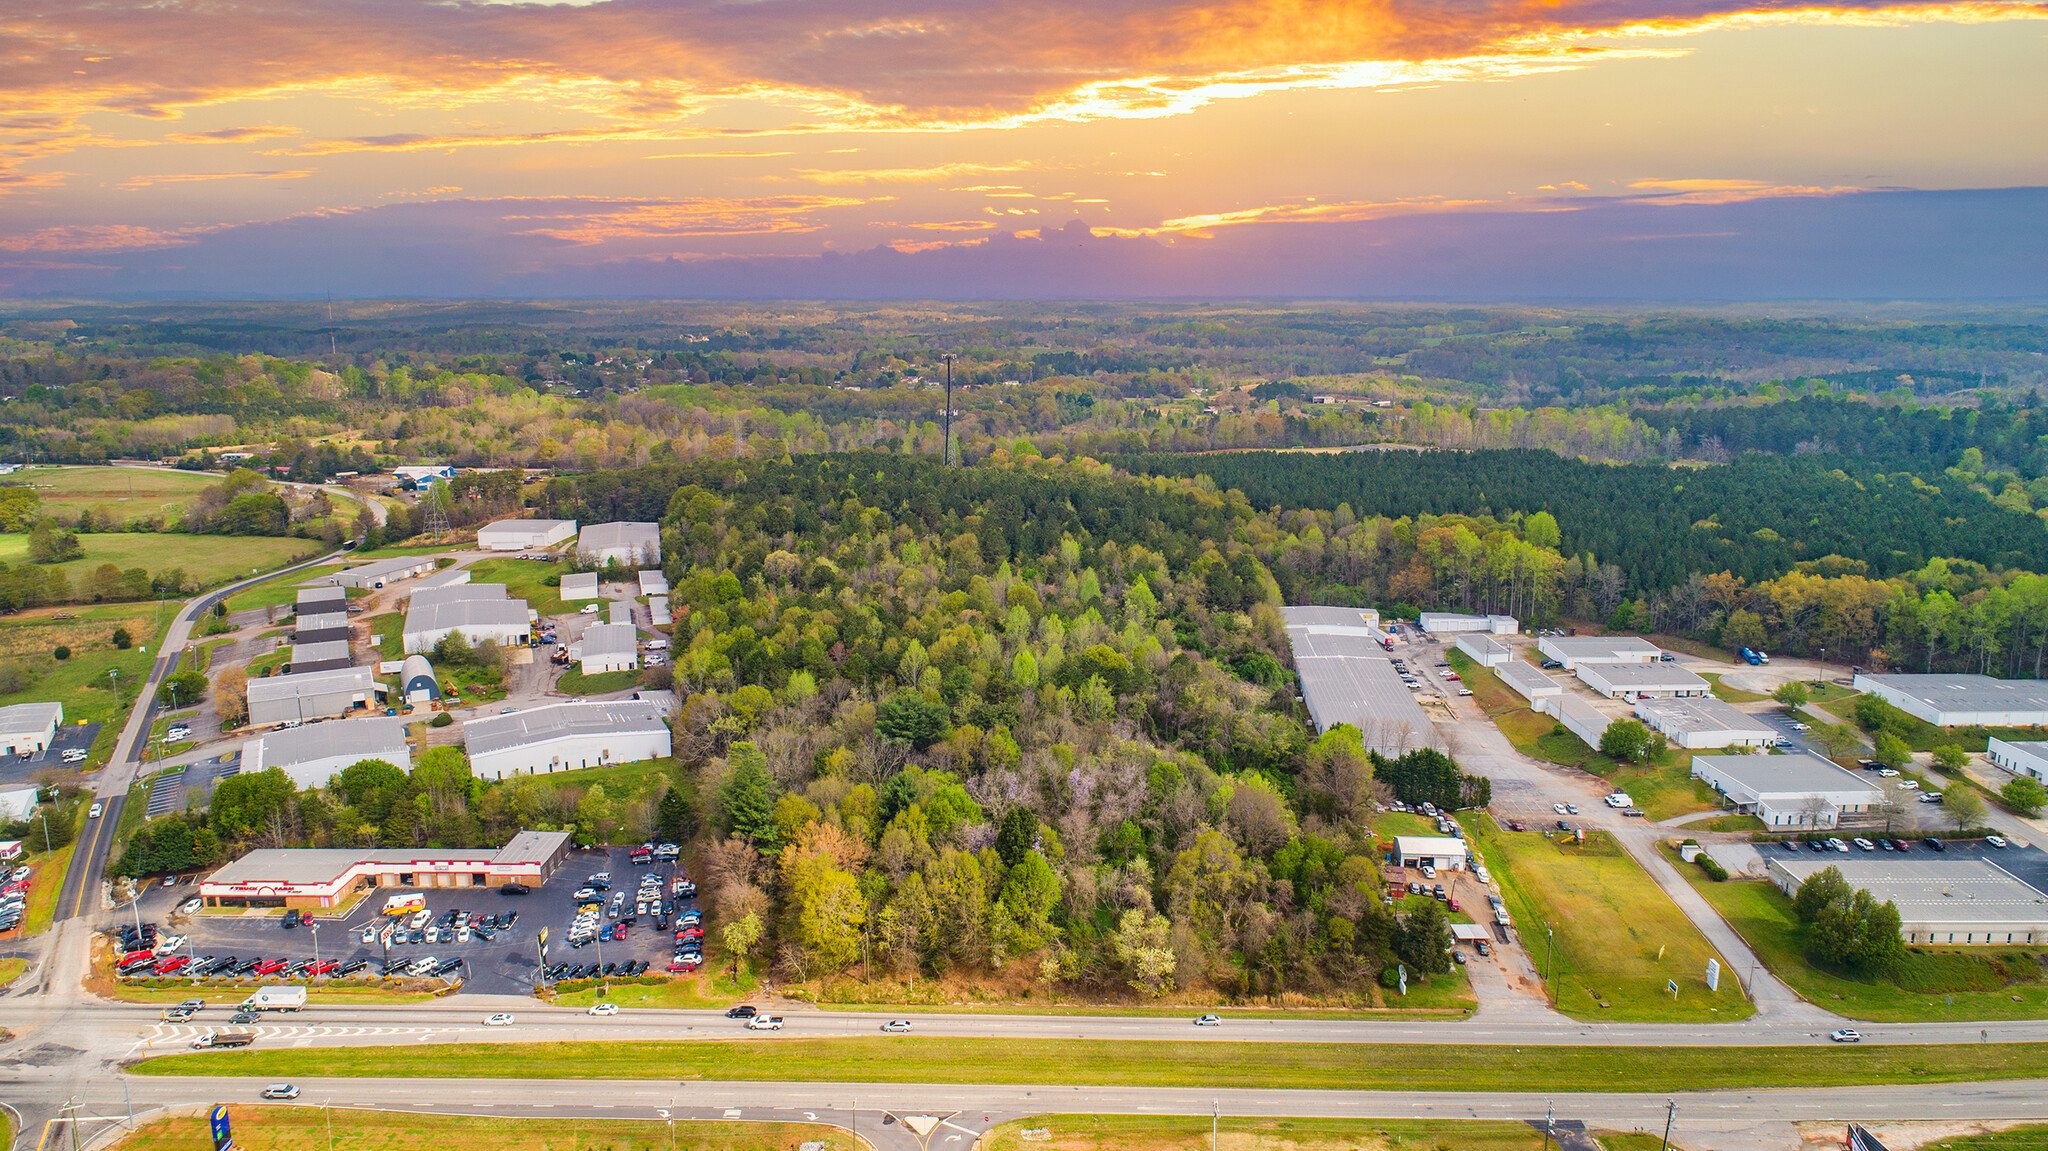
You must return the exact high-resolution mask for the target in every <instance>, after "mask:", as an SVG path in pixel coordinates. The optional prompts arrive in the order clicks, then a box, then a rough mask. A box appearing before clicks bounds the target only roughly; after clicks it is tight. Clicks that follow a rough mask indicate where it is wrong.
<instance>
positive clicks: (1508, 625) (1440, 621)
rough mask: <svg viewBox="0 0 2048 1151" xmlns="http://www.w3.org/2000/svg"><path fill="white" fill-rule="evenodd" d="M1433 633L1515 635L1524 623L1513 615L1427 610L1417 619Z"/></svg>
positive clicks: (1426, 629)
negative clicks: (1474, 632) (1463, 613)
mask: <svg viewBox="0 0 2048 1151" xmlns="http://www.w3.org/2000/svg"><path fill="white" fill-rule="evenodd" d="M1416 622H1418V623H1420V624H1421V625H1422V630H1423V631H1426V632H1428V633H1429V634H1431V635H1454V634H1457V633H1459V632H1468V631H1483V632H1486V633H1488V634H1490V635H1515V634H1517V633H1519V632H1520V631H1521V630H1522V625H1521V624H1520V623H1517V622H1516V621H1515V617H1514V616H1511V615H1458V614H1457V613H1455V612H1447V611H1426V612H1423V613H1422V615H1421V617H1420V618H1419V619H1418V620H1417V621H1416Z"/></svg>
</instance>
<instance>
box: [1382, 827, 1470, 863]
mask: <svg viewBox="0 0 2048 1151" xmlns="http://www.w3.org/2000/svg"><path fill="white" fill-rule="evenodd" d="M1469 850H1470V849H1469V848H1467V847H1466V846H1465V841H1464V840H1462V839H1453V838H1452V837H1450V836H1448V835H1397V836H1395V837H1394V856H1395V858H1396V859H1398V860H1399V862H1400V866H1402V867H1423V866H1428V867H1433V868H1435V869H1436V870H1438V871H1463V870H1465V855H1466V853H1467V852H1468V851H1469Z"/></svg>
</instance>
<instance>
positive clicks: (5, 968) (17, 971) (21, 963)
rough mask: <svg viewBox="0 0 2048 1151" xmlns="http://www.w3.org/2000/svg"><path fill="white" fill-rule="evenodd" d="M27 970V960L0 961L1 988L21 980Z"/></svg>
mask: <svg viewBox="0 0 2048 1151" xmlns="http://www.w3.org/2000/svg"><path fill="white" fill-rule="evenodd" d="M27 970H28V960H26V959H0V987H5V986H7V985H8V984H10V983H13V982H14V981H15V980H17V979H20V978H21V973H22V972H24V971H27Z"/></svg>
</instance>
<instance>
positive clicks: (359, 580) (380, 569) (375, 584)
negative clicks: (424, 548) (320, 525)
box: [318, 556, 440, 588]
mask: <svg viewBox="0 0 2048 1151" xmlns="http://www.w3.org/2000/svg"><path fill="white" fill-rule="evenodd" d="M439 566H440V565H439V564H438V563H437V562H436V561H435V559H434V557H433V556H397V557H395V558H392V559H388V560H377V561H376V562H374V563H366V564H360V565H358V566H356V567H352V568H346V569H344V570H342V571H339V572H335V573H333V574H331V575H323V576H320V577H318V578H319V582H321V583H329V584H333V585H335V586H337V587H360V588H380V587H383V586H385V585H386V584H394V583H397V582H398V581H399V580H402V579H416V578H418V577H419V576H423V575H427V574H428V573H430V572H432V571H434V570H435V569H436V568H438V567H439Z"/></svg>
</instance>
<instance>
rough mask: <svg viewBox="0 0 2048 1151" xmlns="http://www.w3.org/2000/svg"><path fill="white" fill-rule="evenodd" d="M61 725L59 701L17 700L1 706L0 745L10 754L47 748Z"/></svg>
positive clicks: (62, 710)
mask: <svg viewBox="0 0 2048 1151" xmlns="http://www.w3.org/2000/svg"><path fill="white" fill-rule="evenodd" d="M62 726H64V705H63V704H61V703H17V704H10V705H9V706H7V707H0V747H4V748H6V749H7V753H8V754H9V755H34V754H36V753H38V752H43V751H48V750H49V748H50V741H52V740H54V739H56V738H57V729H58V728H60V727H62Z"/></svg>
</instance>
